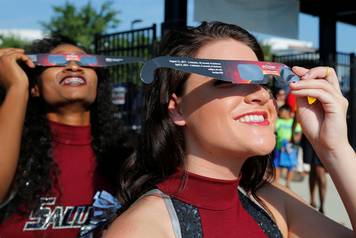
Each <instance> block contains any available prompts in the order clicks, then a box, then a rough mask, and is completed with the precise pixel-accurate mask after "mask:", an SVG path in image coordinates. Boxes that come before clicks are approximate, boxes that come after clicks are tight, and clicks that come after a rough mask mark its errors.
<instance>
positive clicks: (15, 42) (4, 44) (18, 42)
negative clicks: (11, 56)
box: [0, 35, 31, 48]
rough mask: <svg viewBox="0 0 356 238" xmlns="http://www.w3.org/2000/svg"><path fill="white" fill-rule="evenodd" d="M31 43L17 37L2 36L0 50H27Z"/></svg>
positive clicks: (0, 36) (0, 37)
mask: <svg viewBox="0 0 356 238" xmlns="http://www.w3.org/2000/svg"><path fill="white" fill-rule="evenodd" d="M30 43H31V42H30V41H27V40H24V39H22V38H20V37H18V36H16V35H0V48H8V47H14V48H26V47H27V46H28V45H29V44H30Z"/></svg>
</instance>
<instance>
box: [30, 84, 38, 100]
mask: <svg viewBox="0 0 356 238" xmlns="http://www.w3.org/2000/svg"><path fill="white" fill-rule="evenodd" d="M31 96H32V97H39V96H40V88H39V87H38V85H37V84H35V85H34V86H33V87H32V88H31Z"/></svg>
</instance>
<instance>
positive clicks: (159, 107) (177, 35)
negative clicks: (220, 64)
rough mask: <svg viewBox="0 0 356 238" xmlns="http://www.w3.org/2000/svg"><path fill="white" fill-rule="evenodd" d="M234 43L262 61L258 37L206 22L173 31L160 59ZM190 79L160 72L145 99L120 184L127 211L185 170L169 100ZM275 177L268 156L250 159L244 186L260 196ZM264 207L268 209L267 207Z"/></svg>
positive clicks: (181, 137) (178, 129)
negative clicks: (139, 129)
mask: <svg viewBox="0 0 356 238" xmlns="http://www.w3.org/2000/svg"><path fill="white" fill-rule="evenodd" d="M228 38H232V39H235V40H237V41H239V42H242V43H244V44H245V45H247V46H248V47H250V48H251V49H252V50H253V51H254V52H255V54H256V56H257V58H258V59H259V60H261V61H262V60H263V58H264V56H263V52H262V49H261V47H260V46H259V44H258V43H257V41H256V39H255V37H253V36H252V35H251V34H250V33H248V32H247V31H246V30H244V29H242V28H240V27H238V26H236V25H231V24H225V23H221V22H211V23H206V22H204V23H202V24H201V25H200V26H198V27H196V28H188V29H186V30H180V31H171V32H169V33H168V34H167V35H166V36H165V38H164V39H163V42H162V43H161V52H160V55H170V56H188V57H194V56H195V55H196V53H197V51H198V50H199V49H200V48H201V47H202V46H204V45H205V44H208V43H209V42H212V41H216V40H220V39H228ZM188 76H189V74H188V73H184V72H179V71H176V70H172V69H160V70H157V72H156V79H155V80H154V82H153V83H152V85H150V90H148V92H149V93H148V94H147V95H146V100H145V103H146V105H145V114H144V118H143V121H144V124H143V128H142V136H141V137H140V140H141V141H140V146H139V148H138V152H137V156H136V157H135V156H133V157H131V158H130V159H129V160H127V161H126V162H125V167H123V170H122V173H121V179H120V186H121V187H120V190H119V192H120V193H119V195H118V197H119V198H120V199H121V200H123V201H125V202H126V207H128V206H129V205H130V204H131V203H132V202H133V201H134V200H136V199H137V198H138V197H139V196H140V195H141V194H143V193H145V192H146V191H148V190H150V189H152V188H154V186H155V185H156V184H157V183H159V182H161V181H163V180H165V179H166V178H167V177H168V176H170V175H171V174H173V173H174V172H175V170H176V168H177V167H183V168H184V158H185V146H184V144H185V140H184V135H183V130H182V128H181V127H179V126H176V125H175V124H174V123H173V122H172V120H171V119H170V116H169V112H168V107H167V102H168V100H167V97H169V96H170V95H172V94H173V93H175V94H176V95H177V96H179V95H181V94H182V92H183V87H184V82H185V81H186V80H187V78H188ZM271 178H273V168H272V161H271V157H270V155H267V156H258V157H252V158H249V159H248V160H247V161H246V162H245V163H244V165H243V167H242V169H241V179H240V186H241V187H242V188H243V189H244V190H245V191H246V192H248V193H250V194H252V196H253V197H255V199H257V200H258V201H259V202H261V204H262V205H263V202H262V201H261V200H260V199H259V198H258V197H257V195H256V191H257V190H258V189H259V188H260V187H261V186H263V185H264V184H265V183H266V181H268V180H269V179H271ZM264 207H265V206H264Z"/></svg>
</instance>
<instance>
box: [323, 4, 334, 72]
mask: <svg viewBox="0 0 356 238" xmlns="http://www.w3.org/2000/svg"><path fill="white" fill-rule="evenodd" d="M332 12H333V11H332V10H330V6H328V5H327V6H326V7H325V10H324V11H323V12H322V13H321V14H320V16H319V52H320V63H321V65H328V66H331V67H335V65H336V17H335V16H334V15H333V13H332Z"/></svg>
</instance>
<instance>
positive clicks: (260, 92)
mask: <svg viewBox="0 0 356 238" xmlns="http://www.w3.org/2000/svg"><path fill="white" fill-rule="evenodd" d="M249 86H251V88H250V91H249V93H248V94H246V96H245V99H244V100H245V102H246V103H257V104H261V105H263V104H265V103H267V102H268V100H269V99H271V93H270V92H269V91H268V89H266V88H265V87H263V86H261V85H249Z"/></svg>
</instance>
